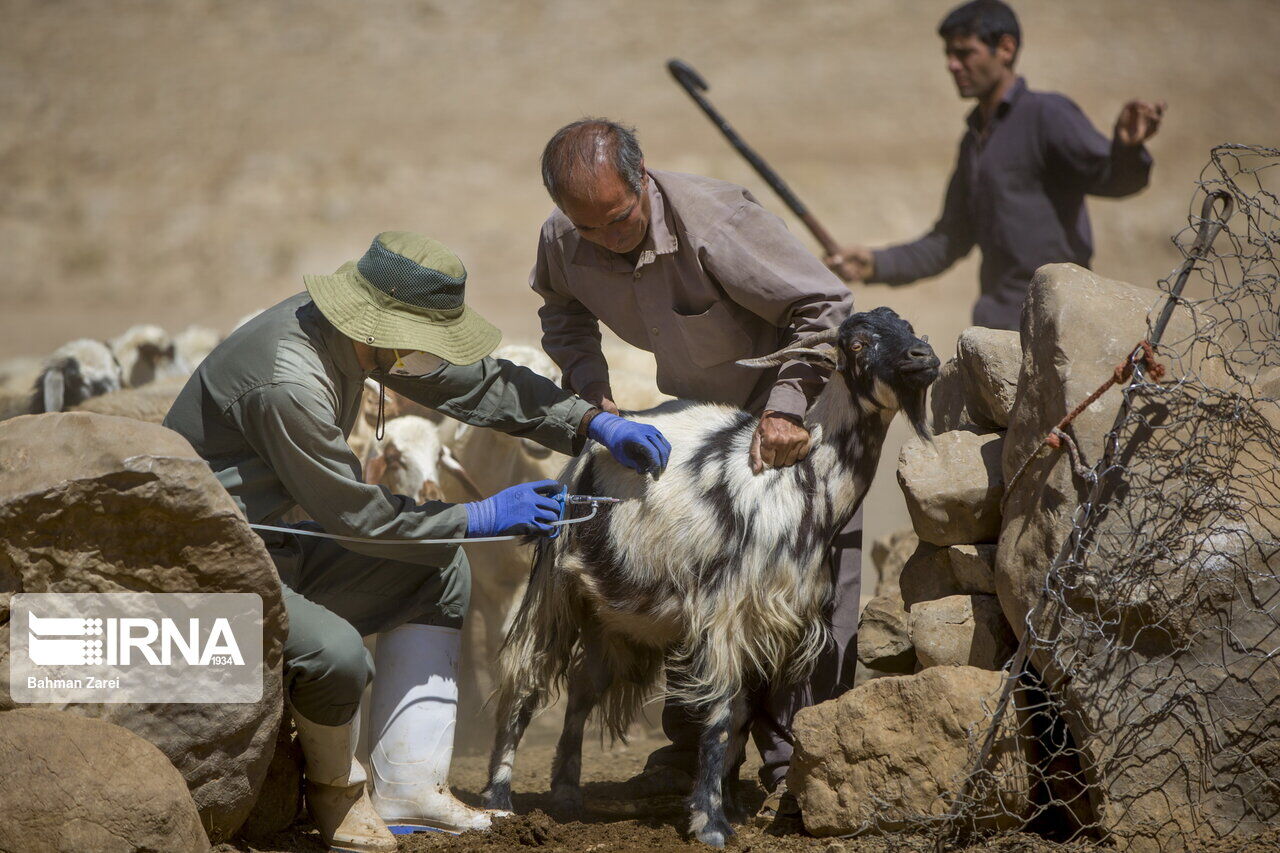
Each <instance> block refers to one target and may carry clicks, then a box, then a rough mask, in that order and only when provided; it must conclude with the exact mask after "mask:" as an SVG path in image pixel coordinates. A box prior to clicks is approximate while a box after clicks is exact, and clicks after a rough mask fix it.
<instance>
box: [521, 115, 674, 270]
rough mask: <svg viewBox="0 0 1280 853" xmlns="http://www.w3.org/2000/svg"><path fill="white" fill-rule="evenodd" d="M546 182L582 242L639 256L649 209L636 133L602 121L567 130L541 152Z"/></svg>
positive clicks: (581, 123)
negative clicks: (635, 252) (637, 252)
mask: <svg viewBox="0 0 1280 853" xmlns="http://www.w3.org/2000/svg"><path fill="white" fill-rule="evenodd" d="M542 183H543V184H544V185H545V186H546V188H547V192H549V193H550V194H551V198H552V200H554V201H555V203H556V206H557V207H559V208H560V210H561V212H562V213H564V215H565V216H566V217H568V219H569V221H570V222H572V223H573V226H574V228H576V229H577V230H578V234H579V235H580V236H581V237H582V238H583V239H584V240H587V241H589V242H592V243H595V244H596V245H598V246H601V247H603V248H605V249H608V250H609V251H611V252H615V253H617V254H620V255H626V254H628V253H631V252H634V251H638V247H639V246H640V244H641V243H642V242H643V241H644V237H645V234H646V233H647V232H648V229H649V214H650V210H651V205H650V202H649V193H648V191H647V187H648V176H647V175H646V174H645V170H644V155H643V154H641V153H640V145H639V143H637V142H636V134H635V131H634V130H632V129H631V128H629V127H625V126H623V125H621V124H618V123H617V122H612V121H609V120H607V119H602V118H588V119H583V120H582V121H575V122H574V123H573V124H570V125H565V126H564V127H562V128H560V130H558V131H557V132H556V135H555V136H553V137H551V141H550V142H548V143H547V147H546V148H545V149H543V151H542Z"/></svg>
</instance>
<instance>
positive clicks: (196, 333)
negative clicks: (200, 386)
mask: <svg viewBox="0 0 1280 853" xmlns="http://www.w3.org/2000/svg"><path fill="white" fill-rule="evenodd" d="M221 342H222V335H220V334H218V333H217V331H215V330H213V329H210V328H209V327H208V326H187V327H186V328H185V329H183V330H182V331H181V332H178V334H176V335H174V336H173V361H174V366H175V367H176V368H177V370H178V371H179V372H180V373H181V374H182V375H183V376H190V375H191V374H192V373H195V370H196V368H197V367H199V366H200V362H202V361H204V360H205V358H206V357H207V356H208V355H209V353H211V352H213V348H214V347H216V346H217V345H218V344H220V343H221Z"/></svg>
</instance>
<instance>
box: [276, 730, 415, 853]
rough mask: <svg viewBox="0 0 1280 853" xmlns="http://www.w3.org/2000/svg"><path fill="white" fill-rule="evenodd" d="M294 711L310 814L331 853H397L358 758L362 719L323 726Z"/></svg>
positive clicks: (394, 840) (392, 838)
mask: <svg viewBox="0 0 1280 853" xmlns="http://www.w3.org/2000/svg"><path fill="white" fill-rule="evenodd" d="M290 710H291V711H292V712H293V721H294V723H295V724H296V725H297V727H298V742H299V744H301V746H302V755H303V757H304V758H305V759H306V774H307V809H308V810H309V811H310V812H311V820H312V821H314V822H315V825H316V828H317V829H319V830H320V837H321V838H323V839H324V843H325V844H328V845H329V849H330V850H339V851H357V853H394V851H395V849H396V847H397V844H396V839H395V836H393V835H392V834H391V833H390V832H389V831H388V830H387V827H386V825H385V824H384V823H383V822H382V820H381V819H380V818H379V817H378V813H377V811H375V810H374V808H373V804H372V803H371V802H369V795H368V794H367V793H366V792H365V788H364V785H365V782H367V781H368V780H369V777H368V776H366V775H365V772H364V768H363V767H361V766H360V762H359V761H356V759H355V750H356V739H357V737H358V733H357V725H356V719H358V716H359V715H357V717H356V718H355V719H352V721H351V722H349V723H346V724H344V725H341V726H322V725H320V724H319V723H313V722H311V721H310V720H308V719H307V718H306V717H304V716H302V715H301V714H299V713H298V712H297V711H295V710H293V708H292V706H290Z"/></svg>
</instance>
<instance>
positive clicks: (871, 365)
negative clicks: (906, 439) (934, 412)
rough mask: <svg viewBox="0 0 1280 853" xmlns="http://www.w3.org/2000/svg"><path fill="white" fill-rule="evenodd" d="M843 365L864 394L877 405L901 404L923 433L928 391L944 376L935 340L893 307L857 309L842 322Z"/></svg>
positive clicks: (853, 384)
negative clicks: (940, 373) (918, 334)
mask: <svg viewBox="0 0 1280 853" xmlns="http://www.w3.org/2000/svg"><path fill="white" fill-rule="evenodd" d="M836 346H837V349H838V351H839V362H838V365H837V367H838V369H839V370H840V372H841V373H842V374H843V375H844V377H845V379H846V381H848V382H849V387H850V390H852V391H853V392H854V394H855V395H858V396H869V397H870V398H871V399H872V400H873V401H874V402H875V403H876V404H877V405H880V406H884V407H887V408H901V409H902V411H903V414H905V415H906V416H907V419H908V420H909V421H910V422H911V426H912V427H913V428H914V429H915V431H916V432H917V433H919V434H920V436H921V437H928V434H929V432H928V427H927V426H926V425H925V417H924V411H925V409H924V399H925V392H926V391H927V390H928V388H929V385H930V384H931V383H932V382H933V380H935V379H937V378H938V366H939V364H940V363H941V362H939V361H938V356H937V355H935V354H934V352H933V347H931V346H929V342H928V341H927V340H926V339H924V338H920V337H916V333H915V329H913V328H911V324H910V323H908V322H907V321H906V320H904V319H902V318H901V317H899V316H898V315H897V314H896V313H894V311H893V310H892V309H891V308H883V307H882V308H876V309H874V310H872V311H864V312H862V313H860V314H854V315H852V316H851V317H849V318H848V319H847V320H845V321H844V322H843V323H841V324H840V334H839V337H838V338H837V344H836Z"/></svg>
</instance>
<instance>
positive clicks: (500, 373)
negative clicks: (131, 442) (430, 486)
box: [164, 293, 590, 725]
mask: <svg viewBox="0 0 1280 853" xmlns="http://www.w3.org/2000/svg"><path fill="white" fill-rule="evenodd" d="M370 375H371V374H370V373H368V372H366V371H364V370H363V369H362V368H361V367H360V365H359V363H358V362H357V360H356V354H355V350H354V348H353V347H352V343H351V341H350V340H349V339H348V338H347V337H346V336H344V335H343V334H342V333H341V332H339V331H338V330H337V329H335V328H334V327H333V325H332V324H330V323H329V321H328V320H326V319H325V318H324V316H323V315H322V314H321V313H320V311H319V309H317V308H316V306H315V304H314V303H312V301H311V299H310V297H309V296H308V295H307V294H306V293H300V294H298V295H296V296H293V297H290V298H289V299H286V300H285V301H284V302H281V303H280V304H279V305H276V306H275V307H274V308H270V309H268V310H267V311H265V312H263V313H262V314H261V315H259V316H258V317H256V318H254V319H253V320H251V321H250V322H249V323H247V324H245V325H244V326H242V327H241V328H239V329H237V330H236V331H235V332H234V333H232V334H231V336H230V337H228V338H227V339H226V340H225V341H223V342H222V343H221V344H219V345H218V347H217V348H216V349H215V350H214V351H213V352H212V353H210V354H209V357H208V358H206V359H205V360H204V361H203V362H202V363H201V364H200V366H199V367H198V368H197V369H196V372H195V374H194V375H193V376H192V377H191V379H190V381H189V382H188V383H187V385H186V387H184V388H183V389H182V393H181V394H179V395H178V398H177V400H176V401H175V402H174V404H173V408H172V409H170V411H169V414H168V416H167V417H166V418H165V421H164V424H165V426H167V427H169V428H170V429H173V430H175V431H177V432H178V433H180V434H181V435H182V436H183V437H185V438H186V439H187V440H188V441H190V442H191V444H192V446H193V447H194V448H195V449H196V452H197V453H199V454H200V456H201V457H202V458H204V459H205V460H206V461H207V462H208V463H209V465H210V467H211V468H212V469H213V472H214V474H215V475H216V476H217V478H218V480H219V482H221V483H222V485H223V486H224V487H225V488H226V490H227V491H228V492H230V494H231V496H232V498H234V499H235V502H236V504H237V506H239V507H240V509H241V510H242V511H243V512H244V514H245V517H246V518H248V520H249V521H251V522H256V523H266V524H271V523H273V522H276V521H277V520H278V519H279V518H280V517H281V516H282V515H284V513H286V512H287V511H289V510H290V509H292V508H293V507H294V506H301V507H302V509H303V510H304V511H306V513H307V514H308V515H310V516H311V518H312V519H314V520H315V522H316V523H317V524H318V525H319V528H320V529H322V530H324V531H326V532H328V533H336V534H340V535H346V536H361V537H385V538H388V539H461V538H462V537H464V536H465V535H466V532H467V512H466V509H465V508H463V507H462V506H461V505H460V504H449V503H443V502H439V501H429V502H427V503H425V504H421V505H417V504H415V503H414V502H413V500H412V499H410V498H408V497H405V496H403V495H395V494H392V493H391V492H390V491H389V490H388V489H387V488H386V487H384V486H370V485H367V484H365V483H364V482H362V481H361V466H360V462H359V460H357V459H356V457H355V455H354V454H353V453H352V452H351V449H350V447H349V446H348V445H347V442H346V437H347V435H348V434H349V433H350V432H351V428H352V426H353V425H354V424H355V422H356V418H357V417H358V416H359V413H360V397H361V395H362V393H363V392H364V381H365V379H366V377H368V376H370ZM372 375H373V378H374V379H376V380H377V381H379V382H382V383H383V384H384V385H386V387H388V388H390V389H392V390H394V391H396V392H398V393H400V394H402V395H404V396H405V397H408V398H409V399H411V400H413V401H414V402H417V403H421V404H423V405H425V406H429V407H431V408H433V409H437V410H439V411H440V412H442V413H444V414H446V415H449V416H451V417H454V418H457V419H458V420H460V421H463V422H465V423H468V424H473V425H475V426H482V427H492V428H494V429H498V430H501V431H503V432H507V433H510V434H512V435H518V436H522V437H525V438H531V439H533V440H534V441H537V442H539V443H540V444H543V445H545V446H546V447H549V448H551V449H552V450H556V451H559V452H561V453H568V454H575V453H577V452H578V451H580V450H581V449H582V446H583V443H584V442H585V439H584V438H582V437H581V436H579V435H578V425H579V424H580V423H581V421H582V418H583V417H584V416H585V415H586V413H587V411H588V410H589V409H590V405H589V404H588V403H586V402H584V401H583V400H581V399H579V398H577V397H575V396H573V395H572V394H570V393H569V392H567V391H563V390H561V389H560V388H558V387H557V386H556V385H555V384H554V383H553V382H551V381H550V380H549V379H546V378H544V377H541V376H538V375H537V374H535V373H533V372H532V371H530V370H528V369H527V368H524V367H519V366H517V365H514V364H512V363H510V362H507V361H502V360H499V359H493V358H485V359H482V360H481V361H479V362H476V363H475V364H470V365H465V366H461V365H453V364H446V365H444V366H443V367H441V368H439V369H437V370H435V371H433V372H432V373H430V374H428V375H427V376H426V377H421V378H419V377H413V378H406V377H399V376H391V375H388V374H383V373H381V372H380V371H375V372H374V373H373V374H372ZM513 485H514V484H513ZM263 539H264V541H265V542H266V545H267V549H268V551H269V552H270V554H271V557H272V559H273V560H274V561H275V565H276V569H277V571H278V572H279V574H280V581H281V583H282V584H283V585H284V602H285V608H286V610H287V611H288V614H289V636H288V640H287V641H286V643H285V653H284V674H285V685H286V689H287V690H288V691H289V697H290V700H291V701H292V703H293V705H294V707H295V708H296V709H297V710H298V711H299V712H301V713H302V715H303V716H305V717H306V718H307V719H309V720H311V721H313V722H316V723H320V724H322V725H339V724H342V723H345V722H346V721H347V720H349V719H351V717H352V716H353V715H354V714H355V712H356V709H357V707H358V705H359V702H360V695H361V693H362V692H363V691H364V688H365V685H366V684H367V683H368V681H369V680H370V679H371V678H372V677H373V662H372V660H371V658H370V656H369V655H368V654H367V652H366V651H365V648H364V644H363V643H362V641H361V637H362V636H363V635H368V634H373V633H377V632H379V631H389V630H391V629H392V628H395V627H397V626H399V625H402V624H405V623H406V622H415V623H418V624H424V625H441V626H445V627H451V628H457V627H460V626H461V625H462V619H463V617H464V616H465V615H466V612H467V605H468V602H469V598H470V592H471V575H470V568H469V566H468V564H467V558H466V555H465V554H464V553H463V551H462V549H461V548H459V547H457V546H455V545H433V546H423V545H394V544H385V545H383V544H354V543H341V544H340V543H338V542H335V541H333V540H326V539H316V538H314V537H309V536H294V535H289V534H271V533H264V534H263Z"/></svg>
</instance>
